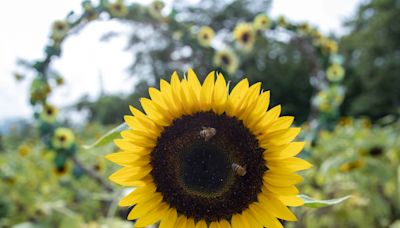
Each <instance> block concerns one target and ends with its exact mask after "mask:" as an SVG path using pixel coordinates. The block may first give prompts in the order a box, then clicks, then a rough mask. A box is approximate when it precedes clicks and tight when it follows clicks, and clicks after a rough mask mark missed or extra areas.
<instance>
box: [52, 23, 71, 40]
mask: <svg viewBox="0 0 400 228" xmlns="http://www.w3.org/2000/svg"><path fill="white" fill-rule="evenodd" d="M68 31H69V24H68V22H67V21H64V20H58V21H55V22H54V23H53V25H52V34H51V38H52V39H53V40H54V41H55V42H56V43H59V42H61V41H62V40H63V39H64V37H65V36H66V35H67V33H68Z"/></svg>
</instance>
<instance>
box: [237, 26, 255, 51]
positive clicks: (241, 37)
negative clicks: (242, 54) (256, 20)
mask: <svg viewBox="0 0 400 228" xmlns="http://www.w3.org/2000/svg"><path fill="white" fill-rule="evenodd" d="M233 36H234V38H235V41H236V43H237V44H238V46H239V47H240V48H242V49H243V50H244V51H246V52H249V51H251V49H253V46H254V42H255V40H256V33H255V31H254V28H253V26H252V24H249V23H240V24H238V25H236V27H235V30H234V31H233Z"/></svg>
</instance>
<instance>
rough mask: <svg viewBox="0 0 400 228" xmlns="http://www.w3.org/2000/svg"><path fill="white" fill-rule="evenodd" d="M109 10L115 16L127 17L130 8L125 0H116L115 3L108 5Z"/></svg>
mask: <svg viewBox="0 0 400 228" xmlns="http://www.w3.org/2000/svg"><path fill="white" fill-rule="evenodd" d="M108 12H109V13H110V14H111V16H113V17H125V16H126V15H128V13H129V10H128V8H127V7H126V5H125V4H124V1H123V0H116V1H115V2H114V3H111V4H109V5H108Z"/></svg>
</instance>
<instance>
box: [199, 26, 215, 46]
mask: <svg viewBox="0 0 400 228" xmlns="http://www.w3.org/2000/svg"><path fill="white" fill-rule="evenodd" d="M214 35H215V34H214V30H213V29H212V28H210V27H208V26H202V27H201V28H200V30H199V32H198V33H197V40H198V41H199V44H200V45H201V46H203V47H209V46H210V45H211V41H212V39H213V38H214Z"/></svg>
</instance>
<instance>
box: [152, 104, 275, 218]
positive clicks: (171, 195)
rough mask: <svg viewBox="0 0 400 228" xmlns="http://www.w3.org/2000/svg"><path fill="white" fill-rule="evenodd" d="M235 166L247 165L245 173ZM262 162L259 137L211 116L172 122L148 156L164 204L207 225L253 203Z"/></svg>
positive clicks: (238, 123)
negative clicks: (234, 166) (205, 222)
mask: <svg viewBox="0 0 400 228" xmlns="http://www.w3.org/2000/svg"><path fill="white" fill-rule="evenodd" d="M209 129H214V130H215V131H210V132H206V131H208V130H209ZM233 164H236V165H239V166H240V167H242V168H243V167H245V169H246V173H245V175H241V174H243V173H237V172H238V171H237V170H236V169H235V170H234V169H233V168H232V165H233ZM264 164H265V161H264V160H263V158H262V149H261V148H259V147H258V141H257V139H256V138H255V137H254V135H252V134H251V133H250V132H249V130H248V129H247V128H246V127H245V126H244V125H243V123H242V122H241V121H239V120H237V119H236V118H232V117H228V116H226V115H216V114H215V113H213V112H201V113H196V114H193V115H188V116H183V117H181V118H179V119H176V120H174V122H173V123H172V125H171V126H168V127H166V128H165V129H164V131H163V133H162V134H161V136H160V137H159V138H158V141H157V145H156V147H155V148H154V150H153V152H152V153H151V165H152V167H153V170H152V173H151V174H152V176H153V178H154V182H155V184H156V186H157V191H158V192H160V193H161V194H162V195H163V197H164V201H165V202H166V203H168V204H169V205H171V207H174V208H176V210H177V211H178V213H179V214H184V215H186V216H187V217H192V218H195V219H196V220H200V219H205V220H206V221H216V220H218V219H229V218H230V217H231V216H232V215H233V214H235V213H240V212H242V211H243V210H244V209H246V208H247V207H248V206H249V205H250V204H251V203H252V202H255V201H256V200H257V195H258V193H259V192H260V191H261V187H262V176H263V174H264V172H265V171H266V170H267V168H266V167H265V165H264Z"/></svg>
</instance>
